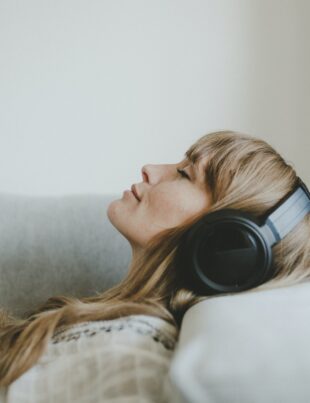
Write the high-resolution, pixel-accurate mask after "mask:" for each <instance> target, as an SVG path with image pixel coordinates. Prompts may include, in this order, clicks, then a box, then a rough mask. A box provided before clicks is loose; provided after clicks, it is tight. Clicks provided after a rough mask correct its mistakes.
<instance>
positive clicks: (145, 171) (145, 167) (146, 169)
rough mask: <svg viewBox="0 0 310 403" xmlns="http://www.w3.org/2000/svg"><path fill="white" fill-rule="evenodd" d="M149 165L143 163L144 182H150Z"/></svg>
mask: <svg viewBox="0 0 310 403" xmlns="http://www.w3.org/2000/svg"><path fill="white" fill-rule="evenodd" d="M148 170H149V165H143V167H142V169H141V173H142V178H143V182H149V173H148Z"/></svg>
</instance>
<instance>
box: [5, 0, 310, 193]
mask: <svg viewBox="0 0 310 403" xmlns="http://www.w3.org/2000/svg"><path fill="white" fill-rule="evenodd" d="M309 20H310V2H309V1H308V0H291V1H288V0H226V1H225V0H204V1H203V0H186V1H185V0H149V1H148V0H130V1H129V0H110V1H107V0H27V1H24V0H19V1H17V0H0V191H1V192H9V193H18V194H27V195H64V194H76V193H81V194H82V193H119V194H120V196H121V194H122V192H123V191H124V190H125V189H129V188H130V186H131V184H132V183H138V182H141V181H142V177H141V167H142V166H143V165H144V164H147V163H152V164H153V163H154V164H156V163H175V162H178V161H179V160H181V159H182V158H183V155H184V153H185V151H186V149H187V148H188V147H189V146H190V145H191V144H192V143H193V142H194V141H195V140H196V139H198V138H199V137H200V136H202V135H204V134H206V133H208V132H211V131H216V130H224V129H231V130H236V131H241V132H245V133H248V134H250V135H253V136H258V137H261V138H263V139H265V140H267V141H268V142H269V143H270V144H271V145H273V146H274V147H275V148H276V149H277V150H278V151H279V152H280V153H282V155H283V156H284V157H285V158H286V159H287V160H288V161H289V162H291V163H293V164H294V166H295V168H296V169H297V172H298V173H299V174H300V176H301V177H302V178H303V179H304V180H305V181H306V182H307V183H308V185H309V184H310V168H309V165H308V158H309V157H308V155H309V153H310V122H309V119H310V75H309V71H310V46H309V38H310V24H309Z"/></svg>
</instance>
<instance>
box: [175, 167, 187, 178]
mask: <svg viewBox="0 0 310 403" xmlns="http://www.w3.org/2000/svg"><path fill="white" fill-rule="evenodd" d="M177 171H178V173H179V174H180V175H181V176H183V177H184V178H187V179H190V177H189V176H188V175H187V173H186V172H185V171H183V169H177Z"/></svg>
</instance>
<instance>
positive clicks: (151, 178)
mask: <svg viewBox="0 0 310 403" xmlns="http://www.w3.org/2000/svg"><path fill="white" fill-rule="evenodd" d="M174 170H175V165H174V164H170V165H169V164H159V165H154V164H147V165H144V166H143V167H142V169H141V172H142V177H143V181H144V182H147V183H150V184H155V183H157V182H159V181H161V180H166V179H167V178H168V177H170V176H171V175H172V174H173V172H174Z"/></svg>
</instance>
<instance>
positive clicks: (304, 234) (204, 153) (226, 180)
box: [0, 131, 310, 402]
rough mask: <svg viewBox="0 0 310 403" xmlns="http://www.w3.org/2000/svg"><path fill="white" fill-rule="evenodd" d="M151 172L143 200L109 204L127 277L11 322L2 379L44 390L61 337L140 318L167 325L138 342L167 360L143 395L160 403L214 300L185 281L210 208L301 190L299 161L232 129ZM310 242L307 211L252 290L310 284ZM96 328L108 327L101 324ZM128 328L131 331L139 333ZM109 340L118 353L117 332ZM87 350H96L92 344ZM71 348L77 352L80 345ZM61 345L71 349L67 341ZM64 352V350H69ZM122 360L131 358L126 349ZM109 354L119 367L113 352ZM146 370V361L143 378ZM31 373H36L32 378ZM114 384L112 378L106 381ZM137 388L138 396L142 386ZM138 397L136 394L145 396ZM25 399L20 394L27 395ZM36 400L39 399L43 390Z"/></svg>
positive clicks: (257, 212)
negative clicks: (186, 243) (185, 338)
mask: <svg viewBox="0 0 310 403" xmlns="http://www.w3.org/2000/svg"><path fill="white" fill-rule="evenodd" d="M142 176H143V181H142V182H140V183H138V184H136V185H135V186H134V187H133V188H132V189H133V191H134V193H135V195H136V197H135V196H134V193H132V192H129V191H125V192H124V194H123V196H122V198H121V199H118V200H114V201H113V202H112V203H111V204H110V205H109V207H108V211H107V214H108V217H109V220H110V221H111V223H112V224H113V225H114V226H115V227H116V228H117V229H118V230H119V231H120V232H121V233H122V234H123V235H124V236H125V237H126V238H127V239H128V241H129V242H130V245H131V247H132V261H131V264H130V266H129V270H128V274H127V276H126V278H125V279H124V280H123V281H122V282H121V283H120V284H118V285H116V286H115V287H113V288H111V289H110V290H108V291H106V292H104V293H102V294H101V295H96V296H94V297H88V298H80V299H77V298H68V297H54V298H50V299H49V300H48V301H47V302H46V303H45V304H44V305H43V306H42V307H41V308H39V309H38V310H37V311H36V312H35V313H33V314H32V315H30V316H29V317H28V318H27V319H26V320H14V319H13V318H11V319H10V320H8V322H7V324H6V325H4V326H3V327H2V330H1V331H0V346H1V356H0V386H3V387H8V386H9V385H11V386H13V385H14V384H15V382H16V381H19V380H23V385H24V388H25V389H24V390H27V387H29V388H30V387H31V388H34V387H36V386H35V383H36V382H37V384H39V383H41V384H42V382H43V380H42V378H40V371H43V368H44V369H45V370H46V371H47V372H46V373H47V374H48V373H49V372H48V369H49V365H50V361H49V360H48V359H47V360H46V361H44V358H45V357H46V354H47V350H48V351H52V350H51V348H52V344H53V345H57V343H59V344H61V342H62V341H64V340H67V339H68V337H69V339H70V337H71V339H70V340H72V338H73V339H74V333H72V329H77V330H78V334H76V333H75V336H76V338H77V339H79V338H80V334H81V332H82V330H83V329H84V330H83V331H87V329H93V328H92V326H97V325H98V324H100V325H102V326H103V327H104V326H106V328H105V330H107V326H108V332H109V333H110V334H111V333H113V331H114V330H115V324H117V326H118V325H120V327H118V329H119V328H121V327H122V326H123V327H124V326H125V327H126V326H127V329H128V328H129V327H130V326H129V323H131V322H130V321H131V320H132V321H133V322H132V323H135V325H134V326H136V328H135V330H136V331H137V333H139V332H140V334H141V333H142V334H147V333H148V332H150V329H151V328H152V329H153V331H156V332H157V333H156V334H155V336H154V333H152V335H153V339H151V338H150V340H149V342H150V343H151V341H152V342H153V344H154V345H151V344H144V345H143V346H142V344H143V343H142V342H141V343H142V344H139V343H140V342H139V341H138V342H137V341H134V343H137V344H134V345H135V347H136V348H137V350H136V354H138V350H139V351H140V352H141V351H142V350H143V349H144V350H145V349H151V350H152V351H154V360H153V361H152V365H151V367H152V368H153V370H155V369H154V368H155V367H156V365H157V368H160V370H158V371H157V372H153V373H151V377H153V389H152V385H151V384H152V382H149V387H148V386H145V385H144V389H143V388H142V389H143V390H144V391H143V393H145V395H143V396H144V397H145V398H147V397H148V398H150V399H151V398H152V396H153V397H154V396H155V393H156V391H157V392H158V394H157V397H156V399H157V400H154V401H162V400H160V399H163V397H162V396H161V382H162V380H163V377H161V375H162V376H163V375H164V373H165V371H167V369H168V363H169V358H170V357H171V356H170V355H169V354H167V350H170V353H171V350H172V349H173V346H174V341H177V334H178V331H179V329H180V326H181V323H182V318H183V315H184V313H185V312H186V311H187V309H189V308H190V307H191V306H193V305H194V304H196V303H197V302H199V301H201V300H203V299H206V298H208V296H207V294H201V293H197V292H195V291H193V290H192V289H191V288H190V287H189V286H188V284H187V283H186V281H183V280H182V276H181V275H180V271H179V270H178V269H179V268H178V265H177V259H176V257H177V251H178V245H180V242H181V239H182V236H183V235H184V234H186V233H187V232H188V230H189V229H190V228H191V227H192V226H193V224H194V223H196V222H197V221H198V220H199V219H200V218H201V217H203V216H204V215H205V214H206V213H211V212H214V211H217V210H221V209H224V208H225V209H226V208H230V209H239V210H242V211H245V212H247V213H251V214H253V215H254V216H255V217H261V216H263V215H264V214H266V212H267V211H269V210H270V209H272V208H273V207H274V206H275V205H276V204H277V203H279V201H281V200H282V199H283V198H284V197H285V196H286V195H287V194H288V193H290V192H292V190H293V189H294V188H295V187H296V184H297V179H298V177H297V175H296V172H295V170H294V169H293V167H292V166H291V165H290V164H288V163H287V162H285V161H284V159H283V158H282V157H281V156H280V155H279V154H278V153H277V152H276V151H275V150H274V149H273V148H272V147H271V146H270V145H268V144H267V143H266V142H264V141H262V140H259V139H257V138H253V137H250V136H247V135H245V134H242V133H237V132H232V131H220V132H214V133H210V134H207V135H205V136H203V137H201V138H200V139H198V140H197V141H196V143H194V144H193V145H192V146H191V147H190V148H189V150H188V151H187V152H186V154H185V158H184V159H183V160H182V161H181V162H179V163H176V164H168V165H146V166H144V167H143V168H142ZM309 240H310V215H309V214H307V215H306V216H305V217H304V218H303V220H302V221H301V222H300V223H299V224H298V225H297V226H296V227H295V228H294V229H293V230H292V231H291V232H290V233H289V234H288V235H287V236H285V238H284V239H283V240H281V241H280V242H278V243H277V244H276V245H275V246H274V247H273V259H274V268H275V270H274V275H273V277H272V278H271V279H269V280H268V281H267V282H265V283H263V284H260V285H259V286H257V287H255V288H252V289H250V290H249V291H245V292H253V291H257V290H261V289H265V288H272V287H280V286H286V285H291V284H295V283H299V282H302V281H307V280H308V278H309V275H310V253H309V251H310V241H309ZM219 295H221V294H219ZM139 318H140V319H143V323H144V324H143V325H142V327H143V326H145V328H144V330H143V328H142V327H140V328H139V325H138V322H139ZM119 321H121V322H119ZM122 321H123V322H122ZM124 321H125V322H124ZM73 325H74V326H75V327H72V326H73ZM140 325H141V321H140ZM148 325H150V327H148ZM79 326H80V327H79ZM113 326H114V327H113ZM117 326H116V327H117ZM134 326H132V329H133V328H134ZM70 329H71V333H70ZM85 329H86V330H85ZM96 329H97V330H96V331H98V327H97V328H96ZM96 331H95V333H96ZM66 332H67V333H66ZM68 332H69V333H68ZM119 333H120V332H119ZM70 334H71V336H70ZM128 335H129V333H128V334H127V336H126V337H131V336H128ZM66 338H67V339H66ZM90 339H91V338H88V341H85V343H87V342H89V340H90ZM85 340H86V339H85ZM109 340H110V341H111V349H112V350H113V348H112V344H113V338H110V339H109ZM128 340H129V339H128ZM130 340H131V341H132V340H133V339H130ZM158 341H160V343H158ZM76 342H77V341H76ZM101 342H103V343H106V341H101ZM128 343H129V341H128ZM156 343H157V344H156ZM68 344H70V343H68ZM72 345H74V343H73V344H72V342H71V346H72ZM155 345H156V348H155V347H154V346H155ZM84 347H86V349H88V348H89V347H88V344H84ZM163 347H166V351H164V348H163ZM71 348H72V350H71V356H72V354H73V352H74V351H75V352H76V351H77V350H74V348H75V347H71ZM59 351H62V352H63V353H65V347H63V350H59ZM59 351H58V355H61V354H62V353H59ZM161 354H162V356H163V357H164V356H165V359H166V361H165V363H164V364H159V358H160V355H161ZM165 354H166V355H165ZM156 357H157V358H156ZM119 358H120V359H122V358H121V355H120V356H119ZM156 359H157V361H156ZM52 360H53V362H55V360H57V357H56V356H53V357H52ZM102 360H104V361H105V362H106V366H107V367H109V365H110V363H112V362H113V354H112V355H110V356H109V359H108V358H107V356H105V357H102ZM109 360H110V361H109ZM38 362H39V363H40V367H39V366H38V365H37V364H38ZM141 362H142V361H141ZM156 362H157V364H156ZM79 365H81V363H79ZM111 365H112V364H111ZM145 365H147V364H145ZM160 365H161V366H160ZM129 367H130V366H129ZM34 368H36V371H34ZM101 368H102V366H101ZM145 368H146V367H143V365H142V364H141V368H140V370H141V372H140V375H141V376H142V377H143V374H144V373H145V371H146V369H145ZM147 369H148V370H150V368H147ZM31 371H32V372H31ZM86 372H87V371H86ZM86 372H85V374H86ZM95 372H96V371H95ZM96 373H98V371H97V372H96ZM27 374H31V376H30V375H29V376H28V378H27ZM47 376H48V375H47ZM85 376H86V375H85ZM155 376H156V377H157V383H156V382H155V379H154V377H155ZM104 381H105V378H104V377H102V378H101V382H102V383H104ZM27 382H28V383H27ZM47 384H48V383H47ZM27 385H28V386H27ZM154 385H155V389H154ZM43 389H44V388H43ZM129 389H130V387H129ZM129 389H127V391H128V390H129ZM124 390H125V389H124ZM137 390H138V389H135V391H134V392H132V393H138V392H137ZM6 391H7V390H6ZM43 392H44V391H43ZM43 392H42V393H43ZM45 392H46V390H45ZM11 396H13V394H12V393H11ZM105 396H106V395H104V397H105ZM116 396H120V395H117V392H115V394H114V395H113V396H112V397H116ZM137 396H138V395H137V394H136V395H135V397H133V400H132V401H136V400H134V399H136V398H137ZM19 398H20V400H18V401H23V400H21V397H20V396H19ZM0 401H1V400H0ZM32 401H36V400H35V397H33V399H32ZM38 401H39V400H38ZM126 401H128V402H129V401H130V400H126Z"/></svg>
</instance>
